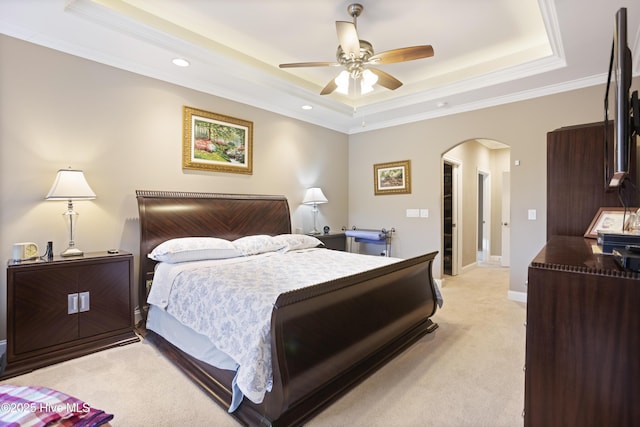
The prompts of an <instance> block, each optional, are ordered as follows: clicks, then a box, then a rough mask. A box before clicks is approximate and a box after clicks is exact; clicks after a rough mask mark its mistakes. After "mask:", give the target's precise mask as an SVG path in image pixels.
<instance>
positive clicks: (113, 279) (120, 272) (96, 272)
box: [78, 259, 132, 338]
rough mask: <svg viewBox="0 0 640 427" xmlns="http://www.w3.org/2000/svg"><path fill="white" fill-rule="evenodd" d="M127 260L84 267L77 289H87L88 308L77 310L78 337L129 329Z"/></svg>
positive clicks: (79, 290)
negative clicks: (79, 311)
mask: <svg viewBox="0 0 640 427" xmlns="http://www.w3.org/2000/svg"><path fill="white" fill-rule="evenodd" d="M130 274H131V272H130V270H129V261H128V260H127V259H122V260H121V261H118V262H109V263H102V264H93V265H90V266H87V267H85V268H83V269H82V270H81V271H80V277H79V278H78V292H89V295H90V309H89V310H88V311H85V312H81V313H79V317H80V322H79V337H80V338H86V337H91V336H94V335H98V334H102V333H105V332H111V331H115V330H118V329H127V328H131V325H132V318H131V316H132V314H131V310H130V298H129V286H128V285H129V275H130Z"/></svg>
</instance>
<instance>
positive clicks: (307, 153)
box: [0, 36, 348, 339]
mask: <svg viewBox="0 0 640 427" xmlns="http://www.w3.org/2000/svg"><path fill="white" fill-rule="evenodd" d="M0 64H2V66H0V159H1V160H0V162H1V167H0V189H1V190H0V205H1V208H0V209H1V224H2V227H1V229H0V258H1V259H3V260H7V259H9V258H11V245H12V243H14V242H22V241H33V242H36V243H37V244H38V245H39V246H40V248H41V249H42V248H44V247H45V246H46V242H47V241H49V240H51V241H53V245H54V250H55V251H56V252H60V251H61V250H62V249H64V248H65V247H66V244H67V243H68V236H67V230H66V227H65V224H64V223H63V220H62V216H61V214H62V212H64V211H65V210H66V204H65V203H64V202H51V201H45V200H44V197H45V195H46V194H47V192H48V191H49V188H50V187H51V184H52V183H53V179H54V177H55V174H56V171H57V170H58V169H60V168H65V167H68V166H72V167H74V168H78V169H82V170H84V172H85V176H86V178H87V180H88V182H89V184H90V185H91V187H92V188H93V190H94V191H95V193H96V194H97V198H96V199H95V200H94V201H84V202H76V203H75V208H76V211H77V212H79V214H80V219H79V222H78V229H77V235H76V244H77V246H78V247H79V248H81V249H83V250H85V251H98V250H106V249H109V248H121V249H124V250H127V251H130V252H132V253H134V254H135V256H136V264H137V254H138V245H139V229H138V220H137V218H138V211H137V204H136V199H135V190H136V189H144V190H184V191H207V192H223V193H224V192H226V193H258V194H283V195H285V196H286V197H287V198H288V200H289V205H290V209H291V212H292V221H293V229H294V230H295V229H296V228H304V230H305V231H309V230H310V229H311V228H312V215H311V208H310V207H309V206H305V205H300V202H301V200H302V197H303V196H304V190H305V188H306V187H308V186H320V187H321V188H322V189H323V191H324V193H325V195H326V196H327V198H328V199H329V203H327V204H323V205H322V206H320V215H319V218H318V222H319V224H320V225H325V224H328V225H329V226H330V227H331V228H332V229H336V230H337V229H340V227H342V226H343V225H346V222H347V206H348V201H347V199H348V187H347V185H345V183H346V182H347V179H348V178H347V168H348V147H347V146H348V137H347V135H345V134H341V133H338V132H334V131H331V130H328V129H325V128H322V127H318V126H314V125H310V124H307V123H304V122H301V121H297V120H292V119H289V118H286V117H283V116H280V115H277V114H273V113H270V112H267V111H264V110H260V109H256V108H252V107H249V106H247V105H243V104H239V103H236V102H233V101H230V100H226V99H222V98H217V97H214V96H210V95H206V94H203V93H199V92H196V91H193V90H189V89H185V88H182V87H179V86H175V85H171V84H167V83H163V82H160V81H157V80H153V79H149V78H146V77H142V76H139V75H136V74H132V73H129V72H126V71H122V70H118V69H115V68H111V67H108V66H104V65H101V64H97V63H94V62H90V61H86V60H83V59H79V58H77V57H73V56H70V55H66V54H63V53H60V52H57V51H53V50H50V49H46V48H42V47H38V46H35V45H32V44H29V43H25V42H22V41H17V40H15V39H12V38H9V37H6V36H0ZM212 78H215V76H212ZM184 105H189V106H193V107H197V108H200V109H204V110H207V111H212V112H216V113H220V114H225V115H228V116H233V117H238V118H242V119H244V120H249V121H252V122H253V125H254V141H253V143H254V157H253V175H238V174H227V173H212V172H200V171H183V170H182V167H181V166H182V164H181V161H182V160H181V153H182V151H181V150H182V130H181V129H182V127H181V125H182V107H183V106H184ZM3 262H4V261H3ZM136 268H137V266H136ZM136 277H137V276H136ZM5 289H6V274H4V273H3V274H2V278H1V279H0V307H1V308H0V339H3V338H4V337H5V334H4V331H5V321H4V319H5V317H6V315H5V305H6V301H5V299H6V290H5ZM136 295H137V294H136Z"/></svg>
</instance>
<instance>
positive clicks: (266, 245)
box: [233, 234, 287, 256]
mask: <svg viewBox="0 0 640 427" xmlns="http://www.w3.org/2000/svg"><path fill="white" fill-rule="evenodd" d="M233 246H235V248H236V249H237V250H238V251H240V252H241V253H242V255H244V256H248V255H257V254H262V253H265V252H277V251H280V250H283V249H286V248H287V244H286V243H283V242H278V241H276V240H274V239H273V237H271V236H267V235H266V234H256V235H254V236H245V237H240V238H239V239H236V240H234V241H233Z"/></svg>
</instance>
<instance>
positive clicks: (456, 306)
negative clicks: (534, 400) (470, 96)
mask: <svg viewBox="0 0 640 427" xmlns="http://www.w3.org/2000/svg"><path fill="white" fill-rule="evenodd" d="M508 277H509V272H508V270H507V269H501V268H499V267H477V268H474V269H473V270H471V271H469V272H466V273H464V274H462V275H460V276H456V277H447V278H446V279H445V282H444V286H443V287H442V294H443V297H444V301H445V304H444V306H443V308H442V309H440V310H439V311H438V312H437V313H436V315H435V317H434V320H435V321H436V322H437V323H438V324H439V325H440V327H439V329H437V330H436V331H435V333H433V334H431V335H429V336H426V337H424V338H422V339H421V340H420V341H419V342H417V343H416V344H415V345H413V346H412V347H411V348H409V349H408V350H407V351H405V352H404V353H402V354H401V355H400V356H399V357H397V358H396V359H394V360H393V361H392V362H390V363H389V364H388V365H386V366H385V367H384V368H382V369H381V370H379V371H378V372H376V373H375V374H374V375H373V376H371V377H370V378H369V379H367V380H366V381H365V382H363V383H362V384H360V385H359V386H358V387H357V388H355V389H354V390H352V391H351V392H350V393H348V394H347V395H346V396H344V397H343V398H342V399H340V400H339V401H337V402H336V403H334V404H333V405H332V406H331V407H329V408H328V409H326V410H325V411H324V412H322V413H321V414H319V415H318V416H317V417H315V418H314V419H313V420H311V421H310V422H309V423H308V425H309V426H313V427H320V426H323V427H328V426H336V427H337V426H349V427H359V426H367V427H371V426H386V427H390V426H408V427H413V426H416V427H418V426H420V427H422V426H438V427H441V426H452V427H459V426H487V427H500V426H505V427H512V426H521V425H522V423H523V420H522V410H523V399H524V372H523V370H522V368H523V366H524V348H525V328H524V322H525V305H524V304H522V303H516V302H513V301H510V300H508V299H507V291H508ZM4 382H5V383H11V384H16V385H41V386H47V387H51V388H54V389H57V390H60V391H62V392H65V393H68V394H71V395H74V396H76V397H78V398H80V399H83V400H85V401H86V402H88V403H90V404H91V405H93V406H94V407H97V408H99V409H103V410H104V411H106V412H109V413H112V414H114V415H115V418H114V419H113V421H112V423H111V425H112V426H126V427H138V426H140V427H142V426H178V425H180V426H182V425H188V426H222V427H224V426H237V425H238V424H237V423H236V422H235V421H234V420H233V418H231V417H230V416H229V415H228V414H227V413H226V411H225V410H223V409H222V408H220V407H219V406H218V405H216V404H215V403H214V402H213V401H211V400H209V398H207V397H206V396H205V395H204V394H203V393H202V392H201V391H200V390H199V389H198V388H197V387H196V386H195V385H193V384H192V383H191V382H190V381H189V380H187V379H186V378H185V377H184V376H182V375H181V374H179V373H178V372H177V371H176V369H175V368H174V367H173V366H172V365H171V363H170V362H168V361H167V360H165V359H164V358H163V357H162V356H161V355H159V354H158V352H157V351H156V350H155V349H154V348H153V347H152V346H151V345H150V344H147V343H144V342H141V343H138V344H132V345H128V346H124V347H120V348H116V349H111V350H107V351H103V352H100V353H96V354H93V355H89V356H86V357H82V358H79V359H75V360H72V361H68V362H64V363H61V364H58V365H54V366H50V367H46V368H43V369H39V370H37V371H34V372H32V373H29V374H26V375H23V376H20V377H16V378H13V379H10V380H6V381H4Z"/></svg>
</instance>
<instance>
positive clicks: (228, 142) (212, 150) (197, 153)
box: [182, 106, 253, 175]
mask: <svg viewBox="0 0 640 427" xmlns="http://www.w3.org/2000/svg"><path fill="white" fill-rule="evenodd" d="M182 138H183V143H182V167H183V168H184V169H198V170H207V171H216V172H231V173H243V174H249V175H251V174H252V173H253V123H252V122H249V121H246V120H242V119H237V118H235V117H229V116H223V115H221V114H216V113H211V112H208V111H204V110H198V109H196V108H192V107H187V106H185V107H184V109H183V129H182Z"/></svg>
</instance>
